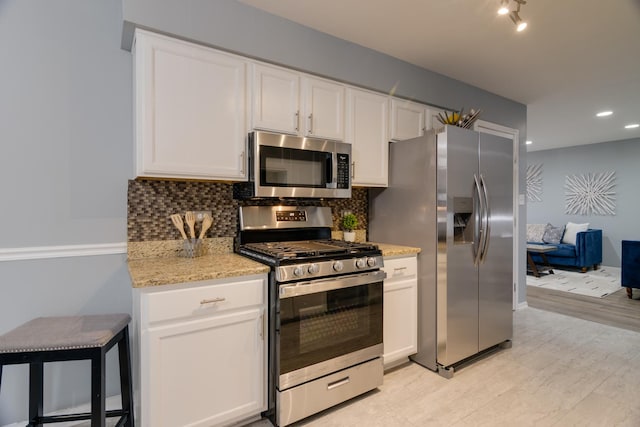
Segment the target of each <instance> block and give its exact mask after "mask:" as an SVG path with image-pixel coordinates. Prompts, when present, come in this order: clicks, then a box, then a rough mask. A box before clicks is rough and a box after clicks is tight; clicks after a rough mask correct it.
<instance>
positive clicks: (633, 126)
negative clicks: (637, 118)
mask: <svg viewBox="0 0 640 427" xmlns="http://www.w3.org/2000/svg"><path fill="white" fill-rule="evenodd" d="M637 127H640V124H638V123H632V124H630V125H626V126H625V127H624V128H625V129H635V128H637Z"/></svg>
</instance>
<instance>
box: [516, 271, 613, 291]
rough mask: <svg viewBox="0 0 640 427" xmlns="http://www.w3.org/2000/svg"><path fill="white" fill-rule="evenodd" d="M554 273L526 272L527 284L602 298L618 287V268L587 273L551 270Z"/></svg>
mask: <svg viewBox="0 0 640 427" xmlns="http://www.w3.org/2000/svg"><path fill="white" fill-rule="evenodd" d="M553 271H554V273H555V274H544V275H542V276H540V277H535V276H531V275H529V274H527V286H537V287H539V288H545V289H555V290H556V291H564V292H571V293H574V294H580V295H587V296H590V297H596V298H603V297H606V296H607V295H610V294H612V293H614V292H616V291H619V290H621V289H622V288H621V287H620V268H617V267H600V268H599V269H598V270H590V271H588V272H587V273H579V272H574V271H567V270H558V269H554V270H553Z"/></svg>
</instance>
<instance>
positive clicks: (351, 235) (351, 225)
mask: <svg viewBox="0 0 640 427" xmlns="http://www.w3.org/2000/svg"><path fill="white" fill-rule="evenodd" d="M357 226H358V218H357V217H356V216H355V215H354V214H352V213H347V214H344V216H343V217H342V229H343V230H344V240H345V242H353V241H355V240H356V233H355V231H353V230H355V228H356V227H357Z"/></svg>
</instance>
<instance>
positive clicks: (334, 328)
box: [237, 206, 385, 426]
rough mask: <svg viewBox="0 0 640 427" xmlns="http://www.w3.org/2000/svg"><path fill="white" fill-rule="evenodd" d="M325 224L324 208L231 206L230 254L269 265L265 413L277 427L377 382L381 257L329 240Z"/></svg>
mask: <svg viewBox="0 0 640 427" xmlns="http://www.w3.org/2000/svg"><path fill="white" fill-rule="evenodd" d="M331 225H332V216H331V209H330V208H327V207H309V206H307V207H293V206H273V207H272V206H248V207H247V206H243V207H240V233H239V236H238V242H237V252H239V253H240V254H242V255H245V256H247V257H250V258H252V259H255V260H257V261H260V262H263V263H266V264H267V265H269V266H271V273H270V280H269V292H268V293H269V381H268V382H269V410H268V411H267V413H266V414H265V415H267V416H268V417H269V418H270V419H271V420H272V421H273V422H274V424H275V425H278V426H286V425H288V424H291V423H293V422H295V421H298V420H300V419H302V418H305V417H307V416H309V415H311V414H314V413H316V412H319V411H322V410H324V409H326V408H329V407H331V406H333V405H335V404H337V403H340V402H343V401H345V400H347V399H350V398H352V397H355V396H357V395H359V394H362V393H365V392H367V391H369V390H372V389H374V388H376V387H378V386H379V385H381V384H382V374H383V367H382V358H381V356H382V350H383V349H382V330H383V326H382V294H383V280H384V278H385V273H384V272H383V271H381V270H380V267H381V266H382V254H381V251H380V250H379V249H378V247H377V246H375V245H372V244H366V243H348V242H344V241H341V240H331Z"/></svg>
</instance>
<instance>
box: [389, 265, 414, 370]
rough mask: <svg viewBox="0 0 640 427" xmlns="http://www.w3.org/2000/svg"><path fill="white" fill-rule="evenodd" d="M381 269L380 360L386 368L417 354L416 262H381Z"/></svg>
mask: <svg viewBox="0 0 640 427" xmlns="http://www.w3.org/2000/svg"><path fill="white" fill-rule="evenodd" d="M383 270H384V271H385V272H386V273H387V279H385V281H384V313H383V319H384V324H383V327H384V329H383V339H384V354H383V361H384V364H385V366H386V367H389V366H393V364H394V362H399V361H402V360H406V358H407V357H408V356H410V355H412V354H414V353H415V352H416V351H418V302H417V299H418V281H417V259H416V257H415V256H413V257H408V258H398V259H391V260H389V259H385V260H384V268H383Z"/></svg>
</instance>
